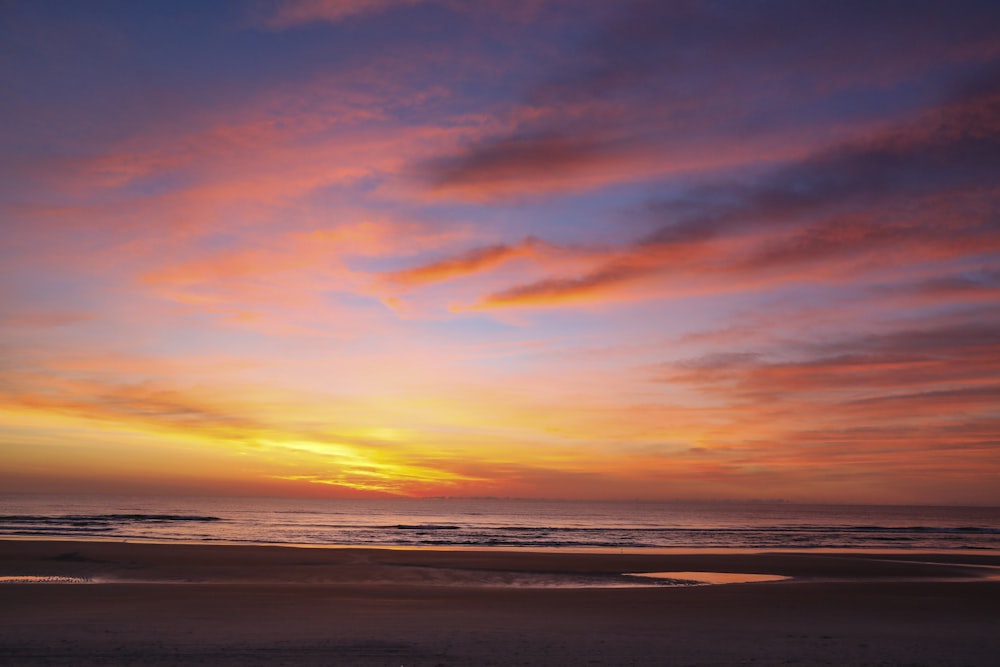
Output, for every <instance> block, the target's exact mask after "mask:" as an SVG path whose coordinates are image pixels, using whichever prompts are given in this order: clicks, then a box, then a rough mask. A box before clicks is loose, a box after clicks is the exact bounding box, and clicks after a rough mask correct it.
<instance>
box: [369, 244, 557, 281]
mask: <svg viewBox="0 0 1000 667" xmlns="http://www.w3.org/2000/svg"><path fill="white" fill-rule="evenodd" d="M544 247H545V244H544V243H542V242H541V241H539V240H538V239H536V238H534V237H528V238H526V239H524V240H523V241H521V242H520V243H516V244H512V245H508V244H496V245H490V246H483V247H480V248H473V249H472V250H469V251H467V252H465V253H461V254H459V255H456V256H453V257H449V258H447V259H443V260H441V261H438V262H433V263H431V264H425V265H423V266H418V267H416V268H412V269H404V270H401V271H393V272H392V273H388V274H385V276H384V278H385V280H386V281H387V282H388V283H390V284H392V285H395V286H400V287H415V286H419V285H426V284H428V283H435V282H439V281H442V280H450V279H452V278H459V277H462V276H466V275H469V274H471V273H477V272H479V271H486V270H489V269H492V268H493V267H495V266H499V265H500V264H502V263H504V262H506V261H508V260H511V259H514V258H516V257H530V256H535V255H537V253H538V251H539V250H540V249H542V248H544Z"/></svg>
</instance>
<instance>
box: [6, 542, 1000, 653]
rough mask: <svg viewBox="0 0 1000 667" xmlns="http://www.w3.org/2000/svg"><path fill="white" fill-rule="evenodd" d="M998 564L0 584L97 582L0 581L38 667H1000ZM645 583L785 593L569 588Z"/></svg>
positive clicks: (156, 558)
mask: <svg viewBox="0 0 1000 667" xmlns="http://www.w3.org/2000/svg"><path fill="white" fill-rule="evenodd" d="M998 567H1000V554H971V555H962V554H929V553H923V552H919V553H911V552H904V553H896V554H861V553H852V554H842V553H840V554H835V553H817V552H813V553H805V554H803V553H790V552H767V553H728V554H719V553H715V554H704V553H686V554H681V553H674V554H628V553H626V554H606V553H605V554H596V553H539V552H523V551H453V550H447V551H444V550H424V549H419V550H403V549H373V548H328V549H317V548H309V549H301V548H295V547H282V546H250V545H239V546H232V545H184V544H168V545H164V544H146V543H133V542H129V543H124V544H123V543H121V542H96V541H75V540H45V541H43V540H0V576H49V577H92V578H93V577H98V578H102V579H103V581H102V583H100V585H74V584H59V585H39V584H35V583H24V584H2V585H0V655H4V656H8V657H9V659H10V664H17V665H25V666H27V667H49V666H55V665H82V666H87V665H144V666H151V667H164V666H166V665H176V664H186V665H187V664H190V665H199V664H202V665H223V666H228V665H233V666H235V665H261V666H263V665H273V664H279V663H284V664H286V665H331V664H336V665H366V666H367V665H386V666H388V665H397V666H398V665H407V666H421V667H440V666H442V665H447V666H451V665H454V666H458V665H494V666H496V667H505V666H507V665H524V664H527V665H588V664H592V665H629V664H635V665H700V666H715V665H720V666H721V665H733V664H741V663H742V664H746V663H749V662H751V661H752V662H753V663H754V664H756V665H784V664H796V663H797V664H803V665H823V664H829V665H846V666H851V665H856V666H859V667H860V666H861V665H972V666H983V667H986V666H987V665H993V664H995V658H996V655H1000V633H998V632H997V628H998V627H1000V581H997V580H996V579H990V577H991V576H993V575H995V574H996V571H997V570H996V568H998ZM636 572H674V573H692V572H730V573H752V574H761V575H775V576H787V577H791V578H790V579H787V580H783V581H774V582H762V583H733V584H724V585H701V586H658V585H644V586H635V587H621V588H619V587H614V586H606V587H605V586H592V587H590V586H586V585H577V583H575V582H583V583H586V582H591V583H593V582H607V581H614V580H616V578H618V577H621V576H622V575H625V574H627V573H636ZM540 581H541V582H542V584H544V585H534V584H538V582H540ZM553 581H562V582H563V583H568V584H570V585H551V582H553ZM533 582H534V583H533ZM181 584H183V585H181Z"/></svg>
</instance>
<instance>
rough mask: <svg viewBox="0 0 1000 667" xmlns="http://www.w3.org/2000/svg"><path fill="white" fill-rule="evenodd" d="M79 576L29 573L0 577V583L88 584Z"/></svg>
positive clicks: (86, 580) (91, 581)
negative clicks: (41, 575)
mask: <svg viewBox="0 0 1000 667" xmlns="http://www.w3.org/2000/svg"><path fill="white" fill-rule="evenodd" d="M90 583H93V580H91V579H83V578H81V577H37V576H34V575H30V574H24V575H14V576H4V577H0V584H90Z"/></svg>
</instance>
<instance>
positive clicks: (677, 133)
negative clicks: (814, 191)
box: [419, 0, 1000, 199]
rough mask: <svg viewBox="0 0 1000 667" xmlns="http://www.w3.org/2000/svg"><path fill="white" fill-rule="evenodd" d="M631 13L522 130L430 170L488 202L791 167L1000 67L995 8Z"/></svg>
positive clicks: (433, 180)
mask: <svg viewBox="0 0 1000 667" xmlns="http://www.w3.org/2000/svg"><path fill="white" fill-rule="evenodd" d="M616 10H617V11H610V12H606V13H605V14H603V15H601V16H600V18H599V19H597V20H596V21H595V22H596V23H597V24H598V25H600V26H601V27H600V28H599V29H598V30H597V31H596V32H595V33H593V34H592V35H591V36H590V37H589V38H588V39H585V40H583V41H582V43H581V44H580V45H579V46H578V49H577V51H575V52H573V54H572V57H567V58H565V59H564V60H563V63H564V64H562V65H561V66H557V67H555V68H554V69H553V70H551V71H550V72H548V73H547V74H542V75H541V76H540V78H539V80H537V81H536V83H535V84H534V85H533V86H530V87H529V88H528V89H527V90H525V91H524V94H523V97H522V99H521V100H520V102H519V103H518V104H517V105H515V106H514V108H513V109H512V110H511V111H510V114H509V121H510V122H509V126H508V127H507V128H505V129H502V130H500V131H496V130H494V131H492V132H488V133H487V134H485V136H481V137H478V138H477V139H475V140H473V141H470V142H469V143H468V144H467V145H466V146H465V148H464V149H462V150H460V151H458V152H456V153H452V154H449V155H445V156H442V157H439V158H437V159H433V160H429V161H426V162H423V163H422V164H421V165H420V166H419V169H420V170H421V171H422V172H423V173H424V174H425V175H426V177H427V180H428V182H429V183H430V184H431V186H432V187H433V188H434V189H435V190H436V191H438V192H439V193H441V194H444V195H453V196H459V197H465V198H472V199H488V198H497V197H503V196H509V195H516V194H525V193H538V192H546V191H559V190H565V189H572V188H583V187H588V186H594V185H598V184H601V183H603V184H607V183H614V182H619V181H622V180H625V179H633V178H636V177H642V176H646V177H651V176H655V175H663V174H669V173H684V172H691V171H694V170H701V169H705V168H706V167H718V166H733V165H738V164H748V163H754V162H758V161H760V160H762V159H775V158H788V157H790V156H792V155H795V154H801V153H802V152H808V151H813V150H815V149H816V148H817V146H820V145H822V144H824V143H830V142H831V141H835V140H838V139H846V138H848V137H849V136H850V135H851V133H853V132H854V131H855V130H856V129H857V128H859V127H868V128H869V129H870V128H872V127H876V126H878V125H880V124H884V123H886V122H892V120H893V119H894V118H895V117H896V116H897V115H898V113H899V111H900V109H899V100H900V99H906V97H905V96H908V98H909V100H910V104H911V105H912V106H911V108H913V106H915V105H918V104H921V103H926V102H927V101H928V100H930V99H933V97H934V95H936V94H937V92H938V89H939V88H940V86H942V85H946V84H947V83H948V82H949V81H951V80H954V79H955V78H956V73H955V71H953V70H957V71H959V72H960V73H961V74H960V76H968V75H969V72H970V70H975V68H977V67H979V66H981V65H983V64H988V63H989V62H991V61H992V60H994V59H995V58H996V57H998V56H1000V47H998V46H997V43H996V40H995V39H994V35H993V33H994V28H995V26H996V25H997V23H998V21H1000V10H997V9H996V6H995V5H994V4H991V3H989V2H971V3H966V4H962V5H960V6H951V5H946V4H942V3H935V2H918V3H914V4H913V5H912V6H910V5H908V6H907V8H906V10H905V11H902V10H900V9H898V8H895V7H892V6H890V5H888V4H884V5H879V4H876V5H873V4H871V3H865V2H845V3H838V4H836V5H834V4H822V5H808V6H806V5H803V4H802V3H798V2H794V1H792V0H774V1H771V2H764V3H755V4H754V5H753V6H752V7H750V6H748V5H746V4H745V3H740V2H718V3H664V2H651V1H640V2H629V3H623V4H620V5H616ZM970 16H976V17H977V20H973V21H970V20H969V17H970ZM846 44H850V48H845V45H846ZM914 44H919V45H920V48H913V47H912V45H914ZM959 78H960V77H959ZM907 87H908V88H909V90H906V88H907ZM901 89H903V93H900V90H901ZM914 90H916V91H917V93H914V92H913V91H914ZM820 100H822V101H824V102H826V104H825V105H822V104H820V103H819V101H820ZM831 109H837V110H838V113H837V114H836V115H827V114H830V113H831V112H830V110H831ZM848 128H849V129H848ZM602 172H603V173H602Z"/></svg>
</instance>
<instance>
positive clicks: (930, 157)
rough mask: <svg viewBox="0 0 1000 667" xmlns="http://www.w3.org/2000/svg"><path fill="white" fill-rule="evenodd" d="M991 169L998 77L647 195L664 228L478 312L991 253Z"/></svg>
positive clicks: (844, 276) (513, 291)
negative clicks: (856, 130) (827, 142)
mask: <svg viewBox="0 0 1000 667" xmlns="http://www.w3.org/2000/svg"><path fill="white" fill-rule="evenodd" d="M998 168H1000V74H998V75H996V76H994V77H993V78H992V80H991V81H990V85H989V86H981V87H980V88H979V89H978V90H977V91H976V93H975V94H974V95H964V96H960V97H957V98H956V99H954V100H952V101H950V102H949V103H947V104H945V105H943V106H941V107H939V108H937V109H934V110H930V111H927V112H925V113H923V114H921V115H920V116H918V117H917V118H916V119H913V120H911V121H910V122H909V123H908V124H906V125H903V126H902V127H900V128H891V129H888V130H885V131H883V132H880V133H878V134H875V135H873V136H870V137H868V138H867V139H865V140H855V141H851V142H847V143H844V144H840V145H836V146H833V147H828V148H826V149H823V150H821V151H818V152H817V153H815V154H813V155H810V156H807V157H805V158H804V159H801V160H798V161H795V162H791V163H787V164H784V165H782V166H779V167H775V168H772V169H771V170H770V171H768V172H767V173H765V174H764V175H763V176H759V177H757V178H754V179H751V180H750V182H731V183H725V182H723V183H715V184H708V185H702V186H695V187H693V188H690V189H689V190H688V191H687V192H685V193H683V194H681V195H679V196H675V197H673V198H670V199H664V200H660V201H652V202H650V203H649V204H648V205H647V216H648V217H649V218H650V219H653V220H657V219H659V220H660V221H662V222H661V224H660V226H659V227H658V228H657V229H656V230H655V231H653V232H651V233H649V234H647V235H646V236H645V237H644V238H641V239H640V240H638V241H637V242H635V243H634V244H632V245H631V246H626V247H624V248H621V249H619V250H618V251H617V252H611V253H609V256H608V258H607V259H606V260H605V261H604V262H601V263H598V264H597V265H596V266H594V267H593V268H592V269H591V270H589V271H587V272H585V273H583V274H577V275H573V276H566V277H563V276H558V277H550V278H545V279H542V280H539V281H535V282H531V283H526V284H523V285H516V286H514V287H510V288H507V289H504V290H502V291H499V292H496V293H493V294H490V295H487V296H486V297H484V298H483V299H482V300H481V302H480V304H479V305H480V306H481V307H495V306H511V305H539V304H553V303H564V302H571V301H590V300H603V299H608V298H616V295H617V298H622V297H628V296H629V290H632V289H634V286H635V285H636V284H637V283H639V282H646V283H649V284H654V285H655V284H656V283H659V284H660V285H662V287H661V290H665V291H668V292H671V293H678V292H680V293H683V292H685V291H687V292H689V293H690V292H697V291H701V290H704V289H711V290H720V289H721V290H726V289H741V288H743V287H745V286H746V285H748V284H754V282H760V281H765V282H774V281H776V282H782V281H788V280H791V279H798V280H801V279H802V278H803V277H808V276H809V275H811V276H813V277H822V278H823V279H825V280H835V281H847V280H854V279H857V278H858V276H859V275H860V274H863V273H865V272H866V271H874V270H876V269H878V268H879V267H880V266H881V265H883V263H884V259H885V256H886V255H887V254H891V255H892V256H894V261H896V262H903V263H913V262H917V261H930V260H950V259H955V258H960V257H975V256H980V257H982V256H984V255H985V254H989V253H995V252H997V251H1000V228H998V227H997V223H996V220H995V214H994V210H993V203H994V202H995V197H996V190H995V188H996V184H995V174H996V171H997V169H998ZM866 263H868V265H867V266H866ZM848 266H850V267H852V268H851V269H850V270H846V269H847V267H848ZM650 291H651V292H652V293H656V289H655V287H654V288H653V289H651V290H650Z"/></svg>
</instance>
